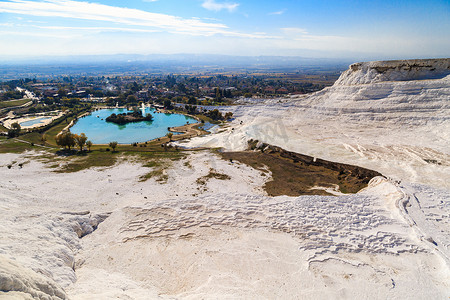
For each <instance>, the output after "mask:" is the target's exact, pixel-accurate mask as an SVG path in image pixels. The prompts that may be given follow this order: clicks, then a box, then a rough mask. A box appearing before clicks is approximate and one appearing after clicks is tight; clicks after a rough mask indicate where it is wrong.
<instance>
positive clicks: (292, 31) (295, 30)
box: [281, 27, 308, 35]
mask: <svg viewBox="0 0 450 300" xmlns="http://www.w3.org/2000/svg"><path fill="white" fill-rule="evenodd" d="M281 31H283V32H284V33H285V34H286V35H305V34H308V31H307V30H306V29H305V28H299V27H286V28H281Z"/></svg>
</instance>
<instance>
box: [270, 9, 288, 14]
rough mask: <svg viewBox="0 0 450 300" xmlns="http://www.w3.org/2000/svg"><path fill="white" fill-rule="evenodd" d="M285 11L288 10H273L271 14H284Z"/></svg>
mask: <svg viewBox="0 0 450 300" xmlns="http://www.w3.org/2000/svg"><path fill="white" fill-rule="evenodd" d="M285 12H286V10H285V9H282V10H279V11H274V12H271V13H269V15H282V14H284V13H285Z"/></svg>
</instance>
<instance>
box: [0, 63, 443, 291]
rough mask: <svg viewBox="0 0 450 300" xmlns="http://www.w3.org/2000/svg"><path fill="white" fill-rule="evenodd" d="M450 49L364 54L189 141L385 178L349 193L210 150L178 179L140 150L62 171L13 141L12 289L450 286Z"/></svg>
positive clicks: (8, 232) (0, 274)
mask: <svg viewBox="0 0 450 300" xmlns="http://www.w3.org/2000/svg"><path fill="white" fill-rule="evenodd" d="M449 62H450V59H435V60H413V61H392V62H371V63H358V64H353V65H351V66H350V68H349V70H347V71H346V72H344V73H343V74H342V75H341V77H340V78H339V80H338V81H337V82H336V83H335V84H334V85H333V86H332V87H329V88H326V89H324V90H322V91H319V92H317V93H314V94H311V95H305V96H293V97H288V98H280V99H268V100H266V101H263V102H262V103H259V104H252V105H245V104H244V105H240V106H236V107H229V108H226V110H227V111H232V112H233V114H234V116H235V119H234V120H233V121H232V122H231V123H230V124H229V125H228V126H227V127H226V128H222V129H220V130H218V131H217V132H216V133H214V134H211V135H208V136H205V137H199V138H194V139H192V140H190V141H187V142H179V145H181V146H183V147H187V148H188V147H197V146H207V147H223V148H224V149H225V150H243V149H244V148H245V147H246V145H247V141H248V140H249V139H258V140H259V141H262V142H265V143H269V144H273V145H276V146H279V147H282V148H284V149H287V150H289V151H295V152H299V153H304V154H307V155H310V156H314V157H318V158H323V159H328V160H332V161H337V162H342V163H350V164H354V165H359V166H362V167H365V168H370V169H373V170H376V171H378V172H380V173H382V174H383V175H384V176H385V177H375V178H373V179H372V180H371V182H370V183H369V186H368V187H367V188H365V189H363V190H361V191H360V192H358V193H357V194H353V195H344V194H342V195H339V196H300V197H288V196H278V197H269V196H267V195H266V194H265V192H264V190H263V189H262V186H263V185H264V183H265V182H266V181H267V180H270V174H269V176H267V175H265V174H264V173H262V172H261V171H258V170H256V169H253V168H251V167H249V166H247V165H243V164H240V163H238V162H230V161H225V160H222V159H220V157H219V156H217V155H216V154H214V153H212V152H210V151H208V150H204V151H197V152H192V154H189V155H188V156H186V157H185V158H184V159H182V160H180V161H176V162H174V163H173V164H172V165H171V167H170V168H168V169H166V170H164V172H165V174H164V175H166V178H167V182H166V183H161V182H157V181H156V180H155V179H150V180H147V181H143V182H142V181H139V177H140V176H142V175H143V174H145V173H146V172H148V169H147V168H142V167H141V165H140V164H139V163H138V162H134V163H133V162H132V161H127V162H122V163H118V164H116V165H115V166H113V167H111V168H92V169H88V170H84V171H79V172H76V173H55V172H53V170H52V169H50V168H47V167H46V165H45V163H44V162H43V161H42V160H41V159H39V157H40V153H36V152H26V153H23V154H1V155H0V172H1V178H2V180H1V182H0V216H1V218H0V222H1V226H0V237H1V239H0V298H2V299H3V298H5V299H158V298H163V299H165V298H169V299H178V298H180V299H349V298H350V299H367V298H370V299H448V297H449V296H450V217H449V215H450V185H449V182H450V153H449V151H450V150H449V149H450V107H449V105H450V76H449V74H450V68H449ZM62 163H64V162H62ZM7 166H9V168H7ZM212 171H214V172H216V173H218V174H225V175H227V176H224V178H221V179H220V178H214V177H208V176H207V174H209V173H210V172H212ZM199 178H201V179H202V180H199Z"/></svg>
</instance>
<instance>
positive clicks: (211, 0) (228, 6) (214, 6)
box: [202, 0, 239, 12]
mask: <svg viewBox="0 0 450 300" xmlns="http://www.w3.org/2000/svg"><path fill="white" fill-rule="evenodd" d="M238 6H239V4H237V3H228V2H223V3H218V2H216V1H215V0H205V1H204V2H203V4H202V7H203V8H206V9H208V10H213V11H220V10H222V9H225V10H228V11H229V12H233V11H234V10H236V8H237V7H238Z"/></svg>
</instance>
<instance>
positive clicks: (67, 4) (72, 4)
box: [0, 0, 258, 37]
mask: <svg viewBox="0 0 450 300" xmlns="http://www.w3.org/2000/svg"><path fill="white" fill-rule="evenodd" d="M232 7H233V5H231V6H229V7H228V8H227V9H232ZM2 12H3V13H13V14H21V15H32V16H42V17H61V18H72V19H83V20H95V21H104V22H112V23H116V24H117V23H119V24H125V25H129V26H144V27H153V28H158V29H160V30H165V31H167V32H172V33H184V34H190V35H203V36H210V35H214V34H223V35H231V36H239V35H242V37H258V36H254V35H249V34H241V33H238V32H233V31H231V30H229V29H228V27H227V26H226V25H224V24H219V23H211V22H204V21H201V20H198V19H184V18H180V17H176V16H172V15H167V14H160V13H152V12H147V11H143V10H139V9H130V8H122V7H115V6H110V5H104V4H97V3H90V2H81V1H72V0H60V1H57V0H44V1H39V2H35V1H28V0H10V1H6V2H0V13H2Z"/></svg>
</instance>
